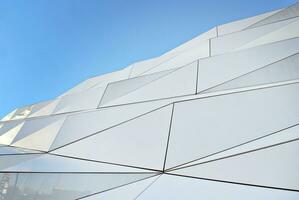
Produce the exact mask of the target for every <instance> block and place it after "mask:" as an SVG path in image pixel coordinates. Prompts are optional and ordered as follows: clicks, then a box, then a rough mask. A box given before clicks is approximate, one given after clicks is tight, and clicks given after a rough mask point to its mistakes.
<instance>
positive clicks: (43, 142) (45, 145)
mask: <svg viewBox="0 0 299 200" xmlns="http://www.w3.org/2000/svg"><path fill="white" fill-rule="evenodd" d="M64 120H65V116H52V117H48V118H37V119H32V120H27V121H26V122H25V124H24V125H23V127H22V128H21V130H20V131H19V133H18V135H17V137H15V138H14V141H13V142H12V145H13V146H16V147H22V148H29V149H36V150H40V151H48V150H49V148H50V146H51V145H52V143H53V141H54V139H55V137H56V135H57V134H58V132H59V130H60V128H61V126H62V124H63V122H64Z"/></svg>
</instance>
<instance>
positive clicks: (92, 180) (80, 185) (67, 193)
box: [3, 173, 151, 200]
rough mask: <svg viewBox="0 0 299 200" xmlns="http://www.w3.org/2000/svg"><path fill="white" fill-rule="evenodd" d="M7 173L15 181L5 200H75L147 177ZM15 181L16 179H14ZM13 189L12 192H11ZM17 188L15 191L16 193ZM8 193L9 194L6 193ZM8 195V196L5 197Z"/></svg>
mask: <svg viewBox="0 0 299 200" xmlns="http://www.w3.org/2000/svg"><path fill="white" fill-rule="evenodd" d="M14 174H15V173H6V174H5V176H7V175H8V176H9V177H8V179H10V180H14V181H15V182H14V184H13V185H14V187H10V188H7V191H6V192H7V193H4V194H3V196H4V199H5V200H6V199H9V200H10V199H14V200H24V199H29V198H28V197H30V199H38V200H48V199H51V200H52V199H53V200H54V199H55V200H74V199H79V198H82V197H85V196H88V195H92V194H94V193H98V192H103V191H106V190H110V189H112V188H116V187H120V186H122V185H126V184H129V183H132V182H135V181H138V180H142V179H145V178H148V177H150V176H151V175H148V174H88V173H83V174H80V173H67V174H61V173H58V174H55V173H19V174H18V177H17V179H16V178H13V177H14V176H13V175H14ZM16 180H17V181H16ZM11 190H13V191H11ZM16 191H17V192H16ZM6 194H11V196H10V197H7V196H5V195H6ZM6 197H7V198H6Z"/></svg>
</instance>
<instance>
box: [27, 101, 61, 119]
mask: <svg viewBox="0 0 299 200" xmlns="http://www.w3.org/2000/svg"><path fill="white" fill-rule="evenodd" d="M58 103H59V100H58V99H54V100H51V101H47V102H42V103H40V104H38V105H34V106H33V110H32V111H31V113H30V115H29V116H28V117H39V116H44V115H50V114H52V113H53V111H54V109H55V107H56V106H57V104H58Z"/></svg>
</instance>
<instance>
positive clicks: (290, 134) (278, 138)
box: [179, 124, 299, 168]
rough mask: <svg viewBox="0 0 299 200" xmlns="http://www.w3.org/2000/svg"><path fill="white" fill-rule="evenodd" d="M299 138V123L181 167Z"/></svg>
mask: <svg viewBox="0 0 299 200" xmlns="http://www.w3.org/2000/svg"><path fill="white" fill-rule="evenodd" d="M297 139H299V125H298V124H297V125H295V126H291V127H286V128H284V129H282V130H279V131H277V132H274V133H271V134H269V135H266V136H264V137H261V138H258V139H256V140H253V141H250V142H248V143H245V144H242V145H240V146H236V147H233V148H231V149H228V150H225V151H222V152H219V153H216V154H213V155H211V156H207V157H204V158H202V159H198V160H197V161H194V162H191V163H188V164H186V165H183V166H180V167H179V168H183V167H186V166H192V165H197V164H202V163H206V162H211V161H214V160H218V159H222V158H227V157H230V156H234V155H238V154H242V153H247V152H250V151H253V150H258V149H262V148H265V147H269V146H273V145H278V144H282V143H286V142H290V141H293V140H297Z"/></svg>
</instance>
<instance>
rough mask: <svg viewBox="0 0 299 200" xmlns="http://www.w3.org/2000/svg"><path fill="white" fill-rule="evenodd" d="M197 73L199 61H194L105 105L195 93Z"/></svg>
mask: <svg viewBox="0 0 299 200" xmlns="http://www.w3.org/2000/svg"><path fill="white" fill-rule="evenodd" d="M196 74H197V62H194V63H191V64H189V65H187V66H185V67H182V68H180V69H178V70H175V71H174V72H172V73H170V74H168V75H167V76H164V77H162V78H161V79H158V80H156V81H153V82H151V83H150V84H147V85H145V86H144V87H141V88H139V89H138V90H135V91H133V92H131V93H128V94H127V95H124V96H122V97H120V98H118V99H115V100H114V101H111V102H109V103H107V104H105V105H104V106H111V105H121V104H127V103H136V102H141V101H149V100H157V99H163V98H170V97H176V96H182V95H190V94H194V93H195V91H196ZM102 106H103V105H102Z"/></svg>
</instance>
